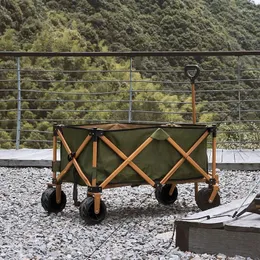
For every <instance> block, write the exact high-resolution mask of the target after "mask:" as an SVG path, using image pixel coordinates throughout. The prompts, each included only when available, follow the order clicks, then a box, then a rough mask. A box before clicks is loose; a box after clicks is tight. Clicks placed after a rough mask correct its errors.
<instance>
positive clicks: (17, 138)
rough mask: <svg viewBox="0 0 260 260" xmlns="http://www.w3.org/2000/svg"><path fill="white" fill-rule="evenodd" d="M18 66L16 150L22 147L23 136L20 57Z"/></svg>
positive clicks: (17, 59)
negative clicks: (21, 139) (21, 136)
mask: <svg viewBox="0 0 260 260" xmlns="http://www.w3.org/2000/svg"><path fill="white" fill-rule="evenodd" d="M16 64H17V90H18V93H17V124H16V150H18V149H19V146H20V135H21V71H20V57H17V58H16Z"/></svg>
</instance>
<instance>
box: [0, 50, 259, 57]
mask: <svg viewBox="0 0 260 260" xmlns="http://www.w3.org/2000/svg"><path fill="white" fill-rule="evenodd" d="M251 55H254V56H257V55H260V51H259V50H252V51H154V52H151V51H131V52H20V51H1V52H0V57H7V56H9V57H23V56H24V57H62V56H63V57H112V56H115V57H135V56H136V57H147V56H150V57H158V56H194V57H199V56H251Z"/></svg>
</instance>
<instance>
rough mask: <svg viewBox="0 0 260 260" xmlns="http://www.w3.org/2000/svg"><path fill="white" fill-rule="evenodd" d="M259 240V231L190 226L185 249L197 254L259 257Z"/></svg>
mask: <svg viewBox="0 0 260 260" xmlns="http://www.w3.org/2000/svg"><path fill="white" fill-rule="evenodd" d="M259 241H260V233H251V232H234V231H226V230H224V229H204V228H190V229H189V242H188V248H187V249H186V250H187V251H191V252H195V253H199V254H203V253H207V254H219V253H222V254H225V255H227V256H228V257H234V256H236V255H240V256H244V257H251V258H253V259H259V256H260V247H259ZM181 250H183V249H181ZM186 250H183V251H186Z"/></svg>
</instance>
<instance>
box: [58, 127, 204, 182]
mask: <svg viewBox="0 0 260 260" xmlns="http://www.w3.org/2000/svg"><path fill="white" fill-rule="evenodd" d="M95 128H97V134H98V135H104V136H105V137H106V138H108V139H109V140H110V141H111V142H112V143H113V144H114V145H116V146H117V148H118V149H120V150H121V151H122V152H123V153H124V154H125V155H127V156H129V155H131V154H132V153H133V152H134V151H135V150H136V149H137V148H138V147H139V146H140V145H141V144H142V143H143V142H144V141H145V140H146V139H147V138H149V137H151V136H152V138H153V141H152V142H151V143H150V144H149V145H147V147H146V148H145V149H144V150H143V151H142V152H141V153H140V154H139V155H138V156H136V158H135V159H134V160H133V162H134V163H135V164H136V165H137V166H138V167H139V168H140V169H141V170H142V171H144V172H145V173H146V174H147V175H148V176H149V177H150V178H151V179H152V180H154V181H156V182H159V181H160V180H161V179H162V178H163V177H164V176H165V175H166V173H168V172H169V171H170V169H171V168H172V167H173V165H175V164H176V163H177V162H178V161H179V160H180V159H181V158H182V156H181V154H180V153H179V152H178V151H177V150H176V149H173V147H172V146H171V145H170V144H169V142H167V138H168V137H171V138H172V139H173V140H175V141H176V142H177V143H178V144H179V145H180V146H181V147H182V148H183V149H184V150H185V151H188V150H189V148H190V147H192V145H193V144H194V143H195V142H196V141H197V140H198V138H199V137H200V136H202V134H203V133H205V131H207V127H206V126H197V125H174V126H163V125H151V126H150V125H149V126H147V125H134V124H115V125H110V124H104V125H86V126H64V127H62V133H63V136H64V138H65V139H66V141H67V144H68V145H69V147H70V149H71V151H72V153H73V152H76V151H77V149H78V148H79V146H80V145H81V144H82V142H83V141H84V139H85V138H86V137H87V136H88V135H91V133H93V129H95ZM114 129H116V130H114ZM92 146H93V139H92V140H91V141H90V142H89V143H88V145H87V146H86V147H85V148H84V150H83V151H82V152H81V154H80V155H79V157H78V158H77V161H78V164H79V166H80V167H81V169H82V171H83V172H84V174H85V176H86V177H87V178H88V179H89V180H91V179H92V178H93V176H95V177H96V182H97V184H101V183H102V182H103V181H104V180H105V179H106V178H107V177H108V176H109V175H110V174H111V173H112V172H113V171H114V170H115V169H116V168H117V167H119V166H120V164H121V163H122V159H121V158H120V157H119V156H118V155H117V154H115V152H114V151H113V150H112V149H111V148H110V147H109V146H108V145H106V144H105V143H104V142H103V141H102V140H101V139H100V138H98V139H97V151H98V152H97V167H96V168H93V166H92V159H93V158H92V157H93V156H92ZM60 153H61V154H60V158H61V167H60V171H62V170H64V168H65V167H66V165H67V164H68V162H69V156H68V153H67V151H66V149H65V148H64V145H62V144H61V149H60ZM191 158H192V159H193V160H194V161H196V162H197V163H198V165H200V167H201V168H202V169H203V170H204V171H206V172H207V171H208V160H207V140H206V139H204V140H203V142H202V143H201V144H200V145H199V146H198V147H197V148H196V150H195V151H194V152H193V153H192V154H191ZM195 178H201V174H200V173H199V172H198V171H196V170H194V167H193V166H192V165H191V164H190V163H189V162H187V161H185V162H184V163H183V164H182V165H181V167H180V168H179V169H178V170H177V171H176V173H175V174H174V175H173V176H172V177H171V178H170V179H169V181H171V180H189V179H195ZM63 181H66V182H73V183H75V182H76V183H77V184H80V185H86V184H85V183H84V181H83V180H82V179H81V178H80V177H79V176H78V174H77V172H76V169H75V167H71V168H70V170H69V171H68V173H67V174H66V175H65V176H64V178H63ZM110 183H111V184H122V185H125V184H128V185H133V184H142V183H144V179H143V178H142V177H141V176H140V175H139V174H138V173H136V172H135V171H134V170H133V169H132V168H131V167H130V166H129V165H127V166H126V167H125V168H124V169H123V170H122V171H121V172H120V173H119V174H118V175H117V176H116V177H115V178H114V179H113V180H112V181H111V182H110Z"/></svg>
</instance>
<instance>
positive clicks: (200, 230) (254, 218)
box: [176, 195, 260, 259]
mask: <svg viewBox="0 0 260 260" xmlns="http://www.w3.org/2000/svg"><path fill="white" fill-rule="evenodd" d="M254 197H255V195H252V196H250V197H249V198H248V199H247V201H246V203H245V205H244V206H243V207H242V208H241V209H240V210H239V211H241V210H243V209H244V208H245V207H247V206H248V205H249V203H250V202H251V201H252V200H253V199H254ZM242 202H243V199H242V200H236V201H233V202H232V203H229V204H226V205H221V206H219V207H216V208H213V209H210V210H206V211H203V212H199V213H196V214H194V215H192V216H189V217H187V218H184V219H182V220H178V221H176V246H177V247H179V248H180V250H182V251H192V252H195V253H208V254H218V253H222V254H225V255H227V256H230V257H232V256H235V255H240V256H244V257H251V258H253V259H260V215H258V214H255V213H250V212H246V213H244V214H243V215H241V216H240V217H239V218H232V216H233V214H234V212H235V211H236V210H237V209H238V208H239V207H240V206H241V204H242Z"/></svg>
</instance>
